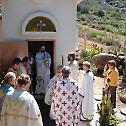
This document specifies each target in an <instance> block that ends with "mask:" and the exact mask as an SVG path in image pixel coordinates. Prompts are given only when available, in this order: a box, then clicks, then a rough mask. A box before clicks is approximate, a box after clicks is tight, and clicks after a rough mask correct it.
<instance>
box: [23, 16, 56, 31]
mask: <svg viewBox="0 0 126 126" xmlns="http://www.w3.org/2000/svg"><path fill="white" fill-rule="evenodd" d="M25 31H26V32H56V28H55V25H54V24H53V22H52V21H51V20H49V19H48V18H46V17H42V16H38V17H35V18H33V19H31V20H30V21H29V22H28V24H27V25H26V29H25Z"/></svg>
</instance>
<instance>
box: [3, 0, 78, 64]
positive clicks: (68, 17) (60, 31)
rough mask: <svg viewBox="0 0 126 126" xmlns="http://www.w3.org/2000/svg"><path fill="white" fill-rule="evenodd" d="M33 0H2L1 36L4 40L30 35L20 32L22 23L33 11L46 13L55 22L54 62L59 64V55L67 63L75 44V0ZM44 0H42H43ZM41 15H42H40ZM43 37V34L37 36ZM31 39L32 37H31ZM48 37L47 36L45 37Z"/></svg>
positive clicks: (19, 38)
mask: <svg viewBox="0 0 126 126" xmlns="http://www.w3.org/2000/svg"><path fill="white" fill-rule="evenodd" d="M34 1H35V0H7V1H6V2H5V0H3V2H2V5H3V36H4V39H5V40H10V41H13V40H26V39H30V36H26V35H25V36H24V35H23V34H22V24H23V23H24V21H25V19H26V18H27V17H28V16H30V15H32V14H34V13H40V12H44V13H48V14H49V15H51V16H52V17H53V18H54V19H55V21H56V22H57V24H58V25H57V26H56V27H57V32H56V38H55V39H56V64H57V65H59V64H61V57H62V55H63V56H64V62H65V64H67V54H68V52H70V51H75V48H76V45H77V25H76V4H77V1H76V0H48V1H51V2H47V3H43V4H37V3H35V2H34ZM43 1H44V0H43ZM41 16H42V15H41ZM38 38H39V39H41V40H42V39H45V38H44V36H42V37H40V36H39V37H38ZM31 39H33V38H31ZM47 39H48V38H47Z"/></svg>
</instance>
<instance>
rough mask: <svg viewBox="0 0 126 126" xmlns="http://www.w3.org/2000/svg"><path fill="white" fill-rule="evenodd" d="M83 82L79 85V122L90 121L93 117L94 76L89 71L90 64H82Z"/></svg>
mask: <svg viewBox="0 0 126 126" xmlns="http://www.w3.org/2000/svg"><path fill="white" fill-rule="evenodd" d="M83 69H84V71H85V72H84V74H83V80H81V84H80V89H79V93H80V97H81V101H82V104H81V113H80V114H81V117H80V119H81V120H92V119H93V116H94V91H93V82H94V75H93V73H92V71H91V70H90V63H89V62H87V61H86V62H83Z"/></svg>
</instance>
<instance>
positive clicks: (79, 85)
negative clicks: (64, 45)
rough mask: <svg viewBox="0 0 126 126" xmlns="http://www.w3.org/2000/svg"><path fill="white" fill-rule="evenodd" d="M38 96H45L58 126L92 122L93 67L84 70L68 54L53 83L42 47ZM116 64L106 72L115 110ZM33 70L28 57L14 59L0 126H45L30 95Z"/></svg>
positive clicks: (2, 90) (2, 92) (0, 104)
mask: <svg viewBox="0 0 126 126" xmlns="http://www.w3.org/2000/svg"><path fill="white" fill-rule="evenodd" d="M35 61H36V71H37V77H36V93H37V94H41V93H44V94H45V97H44V101H45V103H46V104H47V105H49V106H50V114H49V115H50V118H51V119H52V120H55V123H56V126H78V125H79V121H91V120H92V119H93V116H94V112H95V110H94V91H93V89H94V88H93V83H94V80H95V79H94V75H93V72H92V71H91V64H90V62H88V61H85V62H83V70H81V69H79V65H78V63H77V61H76V60H75V53H73V52H71V53H69V54H68V61H69V64H68V65H67V66H62V65H59V66H58V67H57V71H56V74H55V75H54V77H53V78H51V79H50V65H51V56H50V54H49V53H48V52H46V50H45V47H44V46H42V47H41V48H40V50H39V52H38V53H37V54H36V56H35ZM115 66H116V63H115V61H113V60H112V61H109V62H108V63H107V65H106V66H105V69H104V76H105V77H106V90H107V93H110V94H111V103H112V106H113V108H115V107H116V87H117V82H118V78H119V74H118V70H117V69H116V67H115ZM30 75H31V70H30V63H29V59H28V57H24V58H23V59H22V61H21V60H20V59H19V58H15V59H14V61H13V63H12V65H11V67H10V68H9V69H8V72H7V74H6V75H5V76H4V79H3V81H2V82H1V86H0V126H35V125H36V126H43V122H42V116H41V112H40V109H39V106H38V104H37V102H36V100H35V98H34V97H33V95H31V94H30V91H29V87H30V85H31V79H30Z"/></svg>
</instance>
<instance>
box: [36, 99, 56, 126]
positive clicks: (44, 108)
mask: <svg viewBox="0 0 126 126" xmlns="http://www.w3.org/2000/svg"><path fill="white" fill-rule="evenodd" d="M36 101H37V103H38V105H39V108H40V111H41V114H42V120H43V126H55V121H53V120H50V117H49V112H50V106H48V105H46V104H45V102H44V99H43V98H37V99H36Z"/></svg>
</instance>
